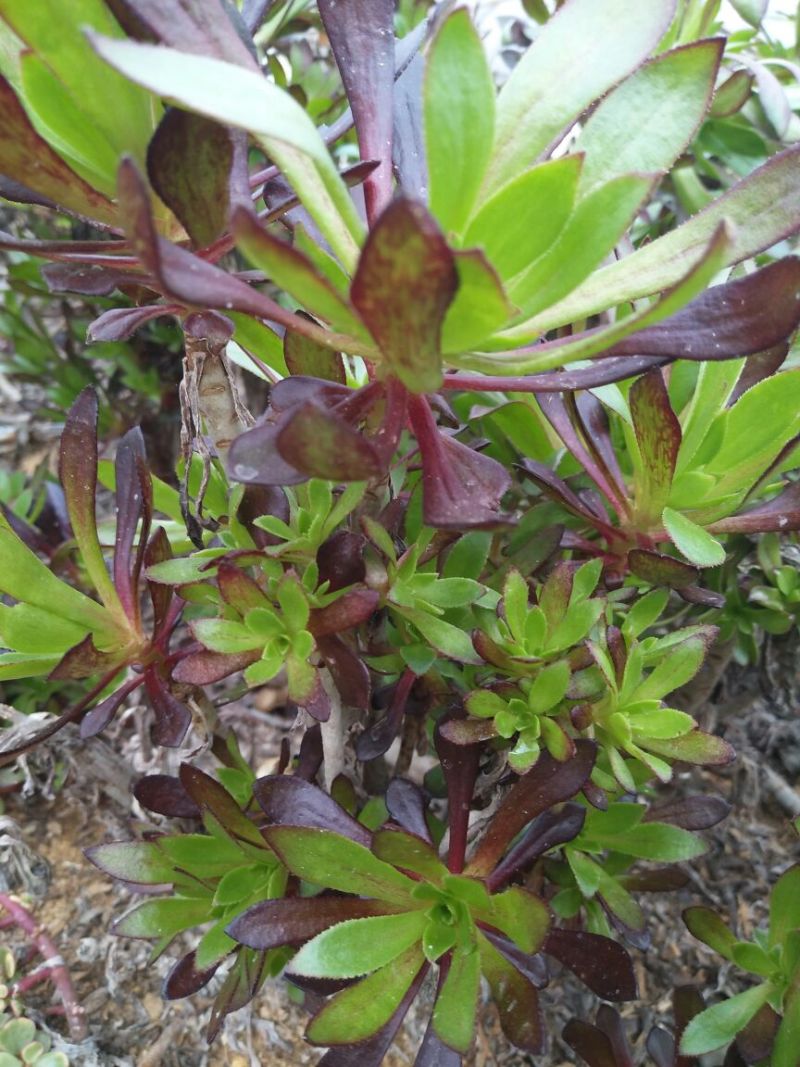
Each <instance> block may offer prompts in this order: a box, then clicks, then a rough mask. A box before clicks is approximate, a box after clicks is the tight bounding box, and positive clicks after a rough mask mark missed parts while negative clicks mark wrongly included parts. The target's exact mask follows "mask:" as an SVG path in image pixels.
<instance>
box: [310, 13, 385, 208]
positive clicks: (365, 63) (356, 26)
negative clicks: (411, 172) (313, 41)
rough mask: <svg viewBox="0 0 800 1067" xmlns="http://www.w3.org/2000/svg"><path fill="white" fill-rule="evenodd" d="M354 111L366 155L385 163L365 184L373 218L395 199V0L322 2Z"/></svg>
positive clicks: (364, 154)
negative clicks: (393, 170) (393, 113)
mask: <svg viewBox="0 0 800 1067" xmlns="http://www.w3.org/2000/svg"><path fill="white" fill-rule="evenodd" d="M318 6H319V13H320V15H321V16H322V22H323V24H324V26H325V31H326V33H327V34H328V39H329V40H330V42H331V48H332V49H333V54H334V57H335V59H336V64H337V66H338V67H339V73H340V74H341V77H342V81H343V83H344V88H345V92H346V93H347V99H348V101H349V103H350V108H351V110H352V112H353V120H354V122H355V127H356V133H357V135H358V144H359V148H360V149H361V158H362V159H365V160H373V159H376V160H379V161H380V166H379V167H378V169H377V170H375V171H373V173H372V174H370V176H369V177H368V178H367V180H366V181H365V183H364V196H365V200H366V207H367V218H368V219H369V220H370V222H372V221H373V220H374V219H376V218H377V217H378V215H380V213H381V211H383V209H384V208H385V207H386V206H387V204H388V203H389V201H390V200H391V197H392V95H393V90H394V66H395V56H394V3H393V0H319V5H318Z"/></svg>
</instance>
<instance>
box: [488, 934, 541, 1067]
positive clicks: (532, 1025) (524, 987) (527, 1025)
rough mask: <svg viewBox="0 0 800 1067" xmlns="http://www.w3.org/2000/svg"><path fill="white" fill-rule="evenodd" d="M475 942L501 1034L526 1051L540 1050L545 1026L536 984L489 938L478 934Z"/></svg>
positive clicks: (534, 1051)
mask: <svg viewBox="0 0 800 1067" xmlns="http://www.w3.org/2000/svg"><path fill="white" fill-rule="evenodd" d="M478 945H479V950H480V958H481V970H482V972H483V974H484V976H485V977H486V979H487V980H488V982H489V986H490V988H491V990H492V997H493V999H494V1002H495V1004H496V1005H497V1010H498V1011H499V1013H500V1025H501V1026H502V1027H503V1033H504V1034H505V1035H506V1037H507V1038H508V1039H509V1041H511V1042H512V1043H513V1044H514V1045H516V1047H517V1048H520V1049H523V1050H524V1051H525V1052H532V1053H534V1054H537V1053H541V1052H543V1051H544V1043H545V1029H544V1021H543V1019H542V1013H541V1009H540V1007H539V994H538V990H537V988H536V986H535V985H534V984H533V983H532V982H531V981H530V980H529V979H528V978H527V977H526V976H525V975H524V974H522V973H521V972H520V971H519V970H518V969H517V968H516V967H514V966H513V964H512V963H511V962H510V961H509V960H508V959H506V958H505V957H504V956H503V955H501V953H500V952H498V951H497V949H496V948H495V946H494V945H493V944H492V943H491V942H490V941H489V940H488V938H485V937H483V936H481V937H479V941H478Z"/></svg>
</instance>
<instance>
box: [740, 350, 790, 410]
mask: <svg viewBox="0 0 800 1067" xmlns="http://www.w3.org/2000/svg"><path fill="white" fill-rule="evenodd" d="M788 354H789V342H788V341H781V343H780V344H778V345H773V346H772V348H768V349H767V350H766V351H765V352H756V353H755V355H752V356H750V358H749V359H747V360H746V361H745V364H744V367H743V368H742V373H741V374H740V375H739V377H738V379H737V380H736V385H735V386H734V387H733V390H732V391H731V395H730V397H729V398H728V407H732V406H733V405H734V404H735V403H736V401H737V400H738V399H739V398H740V397H741V396H743V394H744V393H746V392H747V390H748V389H752V388H753V386H754V385H758V383H759V382H763V381H764V379H765V378H770V377H771V376H772V375H773V374H775V373H776V372H777V371H779V370H780V369H781V367H782V366H783V363H784V362H785V360H786V357H787V356H788Z"/></svg>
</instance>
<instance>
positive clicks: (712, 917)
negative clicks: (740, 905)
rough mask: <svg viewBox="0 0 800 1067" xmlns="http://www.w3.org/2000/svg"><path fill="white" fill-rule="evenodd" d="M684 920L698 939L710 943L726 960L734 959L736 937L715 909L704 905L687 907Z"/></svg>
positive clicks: (690, 931) (709, 945)
mask: <svg viewBox="0 0 800 1067" xmlns="http://www.w3.org/2000/svg"><path fill="white" fill-rule="evenodd" d="M683 921H684V922H685V923H686V926H687V927H688V930H689V933H690V934H692V936H693V937H696V938H697V940H698V941H702V942H703V944H704V945H708V947H709V948H711V949H713V950H714V951H715V952H718V953H719V955H720V956H723V957H724V958H725V959H726V960H732V959H733V949H734V946H735V945H736V938H735V937H734V935H733V934H732V932H731V931H730V929H729V928H728V926H727V925H726V924H725V923H724V922H723V920H722V919H721V918H720V917H719V915H717V913H716V912H715V911H712V910H711V908H704V907H694V908H687V909H686V910H685V911H684V913H683Z"/></svg>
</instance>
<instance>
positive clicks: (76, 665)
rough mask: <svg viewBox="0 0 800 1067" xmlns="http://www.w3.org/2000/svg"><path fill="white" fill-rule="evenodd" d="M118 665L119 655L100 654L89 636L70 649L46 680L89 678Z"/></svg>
mask: <svg viewBox="0 0 800 1067" xmlns="http://www.w3.org/2000/svg"><path fill="white" fill-rule="evenodd" d="M119 665H120V657H119V654H117V655H114V654H113V653H110V652H100V651H99V650H98V649H97V648H96V647H95V644H94V640H93V639H92V635H91V634H87V636H86V637H85V638H84V639H83V640H82V641H81V642H79V643H78V644H77V645H74V646H73V647H72V648H70V649H69V650H68V651H67V652H65V653H64V655H63V656H62V657H61V659H60V660H59V662H58V663H57V664H56V665H55V667H53V669H52V670H51V671H50V673H49V674H48V676H47V677H48V680H49V681H52V682H55V681H66V680H67V679H71V678H89V677H91V676H92V675H93V674H98V673H100V672H101V671H110V670H113V669H114V667H115V666H117V667H118V666H119Z"/></svg>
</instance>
